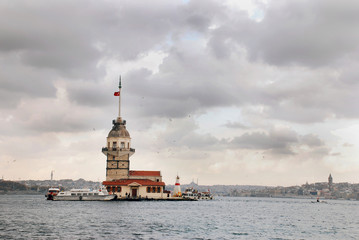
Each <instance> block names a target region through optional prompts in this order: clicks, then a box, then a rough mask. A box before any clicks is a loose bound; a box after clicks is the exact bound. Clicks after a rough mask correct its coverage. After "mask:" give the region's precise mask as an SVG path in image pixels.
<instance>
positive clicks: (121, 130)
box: [108, 122, 130, 138]
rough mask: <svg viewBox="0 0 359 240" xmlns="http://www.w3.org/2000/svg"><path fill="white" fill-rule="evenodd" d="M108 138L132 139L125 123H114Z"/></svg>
mask: <svg viewBox="0 0 359 240" xmlns="http://www.w3.org/2000/svg"><path fill="white" fill-rule="evenodd" d="M108 137H121V138H130V134H129V133H128V131H127V129H126V126H125V123H123V122H121V123H119V122H114V123H113V127H112V129H111V131H110V132H109V133H108Z"/></svg>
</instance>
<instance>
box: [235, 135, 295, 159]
mask: <svg viewBox="0 0 359 240" xmlns="http://www.w3.org/2000/svg"><path fill="white" fill-rule="evenodd" d="M297 142H298V139H297V134H296V133H295V132H293V131H288V130H279V131H271V132H269V133H266V132H253V133H245V134H243V135H241V136H240V137H236V138H234V139H233V140H232V141H231V142H230V143H231V145H232V146H233V147H239V148H248V149H263V150H271V151H272V152H273V153H277V154H294V153H293V152H292V150H291V145H292V144H293V143H297Z"/></svg>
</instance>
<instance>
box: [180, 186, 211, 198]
mask: <svg viewBox="0 0 359 240" xmlns="http://www.w3.org/2000/svg"><path fill="white" fill-rule="evenodd" d="M182 197H183V198H186V199H192V200H212V199H213V195H212V194H211V192H210V191H209V190H208V192H198V191H197V190H196V189H193V188H192V187H190V188H187V189H186V191H184V192H183V193H182Z"/></svg>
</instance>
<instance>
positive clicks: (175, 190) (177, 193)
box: [173, 175, 182, 197]
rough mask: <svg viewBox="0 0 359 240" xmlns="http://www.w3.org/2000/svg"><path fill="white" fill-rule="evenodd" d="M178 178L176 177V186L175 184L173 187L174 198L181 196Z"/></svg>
mask: <svg viewBox="0 0 359 240" xmlns="http://www.w3.org/2000/svg"><path fill="white" fill-rule="evenodd" d="M179 179H180V178H179V176H178V175H177V177H176V184H175V187H174V189H173V196H174V197H181V196H182V193H181V184H180V182H179Z"/></svg>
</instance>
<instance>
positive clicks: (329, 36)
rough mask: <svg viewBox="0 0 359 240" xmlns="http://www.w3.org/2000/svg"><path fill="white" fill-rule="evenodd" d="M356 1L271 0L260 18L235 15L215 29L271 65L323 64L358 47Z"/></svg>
mask: <svg viewBox="0 0 359 240" xmlns="http://www.w3.org/2000/svg"><path fill="white" fill-rule="evenodd" d="M358 10H359V4H358V2H357V1H355V0H346V1H341V2H338V1H333V0H331V1H327V0H321V1H299V2H292V1H283V0H280V1H272V2H270V3H269V4H268V8H267V9H265V15H264V19H263V20H262V21H260V22H255V21H249V20H248V19H243V18H242V17H239V18H238V19H237V20H235V19H231V24H229V23H228V24H223V26H222V27H221V28H223V29H219V30H218V31H217V32H216V33H217V34H220V35H221V34H223V35H224V36H222V38H223V39H227V38H230V39H233V40H234V41H236V42H238V43H239V44H241V45H243V46H244V47H245V48H247V50H248V52H249V55H250V57H251V58H252V59H254V60H257V59H258V60H264V61H266V62H268V63H270V64H274V65H291V64H303V65H306V66H314V67H317V66H323V65H325V64H328V63H334V62H335V61H336V60H337V59H338V58H341V57H344V56H345V55H347V54H349V53H350V52H351V51H354V50H356V49H357V48H358V44H357V42H358V39H359V34H358V33H357V31H356V29H357V28H358V24H357V23H358V22H359V21H358V20H359V17H358V14H357V12H358Z"/></svg>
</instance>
